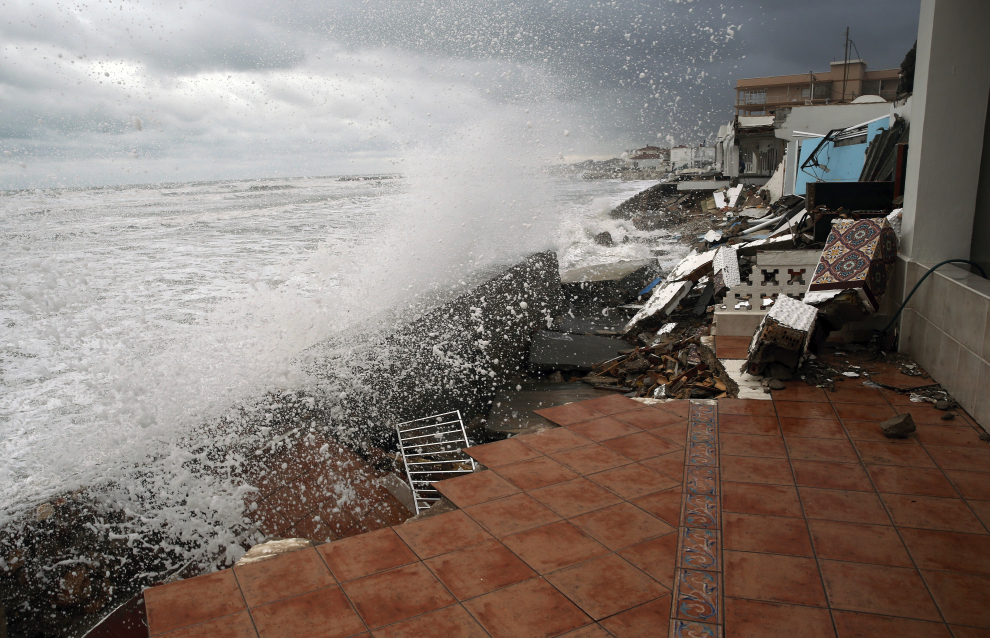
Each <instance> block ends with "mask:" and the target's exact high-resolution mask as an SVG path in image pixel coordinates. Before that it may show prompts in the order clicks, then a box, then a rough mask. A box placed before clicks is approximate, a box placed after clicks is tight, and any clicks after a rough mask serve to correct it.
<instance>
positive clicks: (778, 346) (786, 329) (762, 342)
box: [746, 295, 818, 375]
mask: <svg viewBox="0 0 990 638" xmlns="http://www.w3.org/2000/svg"><path fill="white" fill-rule="evenodd" d="M817 316H818V312H817V310H816V309H815V308H814V307H813V306H809V305H807V304H805V303H803V302H800V301H797V300H795V299H791V298H790V297H787V296H784V295H781V296H779V297H777V301H776V302H775V303H774V304H773V308H771V309H770V312H768V313H767V315H766V316H765V317H764V318H763V321H762V322H761V323H760V327H759V329H758V330H757V331H756V334H755V335H754V336H753V341H752V342H751V343H750V346H749V358H748V359H747V361H746V368H747V371H748V372H749V373H750V374H753V375H759V374H762V373H763V371H764V369H765V368H766V367H767V366H768V365H769V364H770V363H772V362H774V361H776V362H779V363H782V364H784V365H785V366H788V367H790V368H797V367H798V366H799V365H800V364H801V361H802V360H803V358H804V355H805V351H806V350H807V347H808V341H809V339H810V338H811V335H812V331H813V330H814V327H815V320H816V318H817Z"/></svg>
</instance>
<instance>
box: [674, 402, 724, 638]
mask: <svg viewBox="0 0 990 638" xmlns="http://www.w3.org/2000/svg"><path fill="white" fill-rule="evenodd" d="M686 443H687V449H688V453H687V457H686V461H685V463H686V468H685V472H684V474H685V476H684V487H683V494H682V495H681V517H680V527H679V529H678V543H677V559H676V563H675V565H676V574H675V578H674V595H673V596H672V599H673V600H672V601H671V607H672V608H671V613H670V618H671V621H670V630H669V635H670V638H721V636H722V633H723V632H722V629H723V628H722V625H723V585H722V531H721V527H722V525H721V520H720V513H721V502H720V498H719V495H720V493H721V489H720V486H719V460H718V459H719V457H718V404H717V403H716V402H715V401H698V400H696V401H691V410H690V416H689V418H688V432H687V442H686Z"/></svg>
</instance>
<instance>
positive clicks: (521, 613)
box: [464, 578, 592, 638]
mask: <svg viewBox="0 0 990 638" xmlns="http://www.w3.org/2000/svg"><path fill="white" fill-rule="evenodd" d="M464 606H465V607H466V608H467V610H468V611H470V612H471V615H473V616H474V617H475V619H476V620H477V621H478V622H479V623H480V624H481V626H482V627H484V628H485V630H487V631H488V633H489V634H491V636H492V638H543V637H545V636H558V635H560V634H563V633H565V632H568V631H571V630H574V629H577V628H579V627H583V626H585V625H588V624H591V622H592V620H591V618H589V617H588V616H587V614H585V613H584V612H583V611H581V609H580V608H578V607H577V605H575V604H574V603H572V602H571V601H570V600H568V599H567V597H566V596H564V595H563V594H561V593H560V592H559V591H557V590H556V589H554V587H553V586H552V585H550V583H548V582H547V581H545V580H543V579H542V578H534V579H532V580H528V581H526V582H524V583H519V584H518V585H513V586H511V587H507V588H505V589H500V590H498V591H495V592H492V593H490V594H485V595H484V596H480V597H478V598H473V599H471V600H469V601H467V602H465V603H464Z"/></svg>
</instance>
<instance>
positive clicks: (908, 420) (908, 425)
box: [880, 414, 918, 439]
mask: <svg viewBox="0 0 990 638" xmlns="http://www.w3.org/2000/svg"><path fill="white" fill-rule="evenodd" d="M880 429H881V430H883V435H884V436H885V437H887V438H888V439H906V438H907V437H908V435H909V434H911V433H912V432H915V431H916V430H917V429H918V427H917V426H916V425H915V424H914V417H912V416H911V415H910V414H898V415H897V416H895V417H891V418H889V419H887V420H886V421H884V422H883V423H881V424H880Z"/></svg>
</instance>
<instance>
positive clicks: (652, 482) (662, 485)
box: [588, 463, 679, 499]
mask: <svg viewBox="0 0 990 638" xmlns="http://www.w3.org/2000/svg"><path fill="white" fill-rule="evenodd" d="M588 478H589V479H591V480H592V481H594V482H595V483H597V484H599V485H601V486H602V487H604V488H605V489H607V490H609V491H611V492H614V493H615V494H617V495H618V496H620V497H622V498H624V499H634V498H637V497H639V496H644V495H646V494H652V493H653V492H659V491H661V490H665V489H668V488H670V487H674V486H675V485H677V484H678V483H679V481H675V480H673V479H671V478H668V477H667V476H664V475H663V474H660V473H659V472H655V471H654V470H651V469H650V468H648V467H645V466H643V465H640V464H638V463H634V464H632V465H623V466H622V467H617V468H615V469H612V470H606V471H604V472H599V473H598V474H592V475H591V476H589V477H588Z"/></svg>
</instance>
